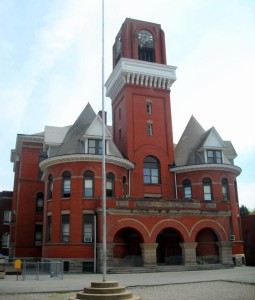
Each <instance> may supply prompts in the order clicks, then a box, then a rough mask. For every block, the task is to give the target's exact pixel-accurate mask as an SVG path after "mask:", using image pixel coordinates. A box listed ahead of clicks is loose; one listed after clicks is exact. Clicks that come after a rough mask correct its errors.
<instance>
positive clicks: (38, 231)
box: [35, 224, 43, 246]
mask: <svg viewBox="0 0 255 300" xmlns="http://www.w3.org/2000/svg"><path fill="white" fill-rule="evenodd" d="M42 231H43V225H42V224H36V225H35V245H36V246H41V245H42Z"/></svg>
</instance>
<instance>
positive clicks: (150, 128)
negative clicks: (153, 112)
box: [147, 123, 153, 135]
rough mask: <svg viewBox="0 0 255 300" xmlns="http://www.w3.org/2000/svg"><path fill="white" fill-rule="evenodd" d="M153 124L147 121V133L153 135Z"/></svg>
mask: <svg viewBox="0 0 255 300" xmlns="http://www.w3.org/2000/svg"><path fill="white" fill-rule="evenodd" d="M152 129H153V128H152V124H151V123H147V134H148V135H152V134H153V130H152Z"/></svg>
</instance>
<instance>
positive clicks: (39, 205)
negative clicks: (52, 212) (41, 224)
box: [36, 193, 44, 212]
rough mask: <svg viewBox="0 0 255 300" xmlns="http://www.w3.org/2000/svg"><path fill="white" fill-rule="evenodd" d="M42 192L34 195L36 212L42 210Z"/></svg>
mask: <svg viewBox="0 0 255 300" xmlns="http://www.w3.org/2000/svg"><path fill="white" fill-rule="evenodd" d="M43 199H44V195H43V193H38V194H37V195H36V212H43Z"/></svg>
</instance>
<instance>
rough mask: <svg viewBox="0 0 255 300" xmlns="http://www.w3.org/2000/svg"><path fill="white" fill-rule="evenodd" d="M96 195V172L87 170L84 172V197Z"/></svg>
mask: <svg viewBox="0 0 255 300" xmlns="http://www.w3.org/2000/svg"><path fill="white" fill-rule="evenodd" d="M93 196H94V173H93V172H91V171H86V172H85V173H84V197H93Z"/></svg>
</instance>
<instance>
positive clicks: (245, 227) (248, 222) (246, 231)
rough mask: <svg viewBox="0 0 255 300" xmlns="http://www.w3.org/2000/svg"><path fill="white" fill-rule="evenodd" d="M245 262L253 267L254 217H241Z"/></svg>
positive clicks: (254, 253) (254, 249)
mask: <svg viewBox="0 0 255 300" xmlns="http://www.w3.org/2000/svg"><path fill="white" fill-rule="evenodd" d="M241 221H242V233H243V240H244V253H245V262H246V264H247V265H248V266H255V215H247V216H241Z"/></svg>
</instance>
